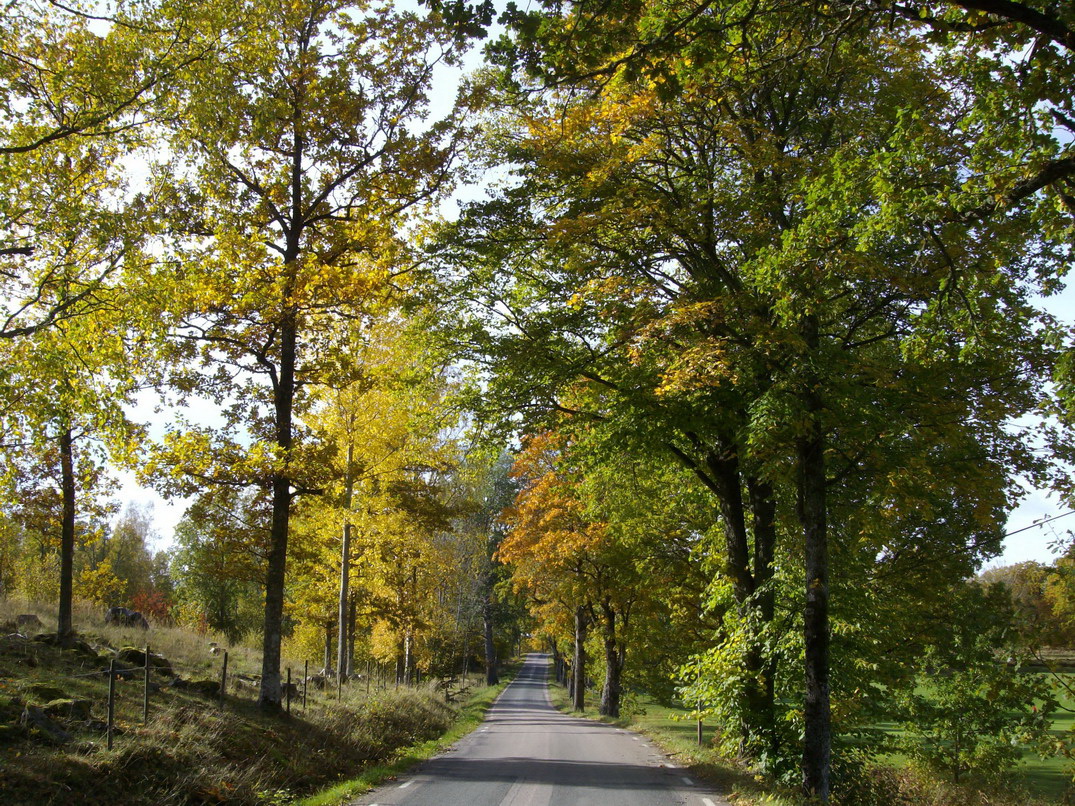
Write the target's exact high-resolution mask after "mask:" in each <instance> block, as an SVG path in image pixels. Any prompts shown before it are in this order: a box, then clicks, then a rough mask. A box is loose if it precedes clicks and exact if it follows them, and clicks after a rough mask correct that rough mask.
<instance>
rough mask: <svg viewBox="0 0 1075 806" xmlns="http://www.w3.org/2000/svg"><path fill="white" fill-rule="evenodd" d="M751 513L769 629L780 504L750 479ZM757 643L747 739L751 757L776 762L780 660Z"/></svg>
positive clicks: (757, 588) (758, 593) (762, 613)
mask: <svg viewBox="0 0 1075 806" xmlns="http://www.w3.org/2000/svg"><path fill="white" fill-rule="evenodd" d="M747 492H748V495H749V497H750V510H751V514H752V515H753V525H754V529H753V531H754V598H753V606H754V607H755V608H756V609H757V615H758V618H759V620H760V622H761V625H762V626H763V628H764V627H768V626H769V625H770V624H772V623H773V618H774V616H775V612H776V609H775V604H776V599H775V593H774V591H773V585H772V579H773V556H774V554H775V551H776V500H775V497H774V494H773V488H772V485H771V484H769V483H768V482H762V481H759V480H757V479H754V478H748V479H747ZM752 638H753V639H754V640H753V643H752V645H751V647H750V650H749V652H748V653H747V658H746V665H747V668H748V670H749V671H750V673H751V675H752V678H751V681H752V683H753V684H752V685H750V686H749V687H748V688H747V707H748V709H749V710H750V712H751V713H752V714H753V715H754V718H753V720H752V724H751V728H752V733H753V735H751V736H748V737H745V738H746V739H747V743H748V755H750V756H756V754H757V753H758V752H760V751H762V750H767V751H768V755H769V757H770V758H776V757H777V754H778V753H779V750H780V746H779V745H780V734H779V732H778V731H777V729H776V686H775V682H774V681H775V679H776V658H775V656H774V654H773V653H771V652H769V653H766V651H765V649H764V644H765V640H764V639H763V638H762V637H761V636H757V635H755V636H752Z"/></svg>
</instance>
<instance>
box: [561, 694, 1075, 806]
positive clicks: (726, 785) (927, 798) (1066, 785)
mask: <svg viewBox="0 0 1075 806" xmlns="http://www.w3.org/2000/svg"><path fill="white" fill-rule="evenodd" d="M549 693H550V697H551V699H552V701H553V704H554V705H555V706H556V707H557V708H558V709H560V710H561V711H564V712H570V711H571V703H570V698H569V696H568V693H567V690H566V689H565V688H564V687H563V686H561V685H558V684H556V683H550V686H549ZM588 694H589V692H588ZM1061 704H1062V705H1064V706H1065V707H1067V708H1072V709H1075V698H1072V697H1070V696H1065V697H1063V698H1061ZM637 706H638V712H637V713H632V714H628V715H625V716H624V717H622V718H620V719H615V720H614V719H608V718H605V717H598V716H597V708H596V702H594V701H591V699H590V698H588V699H587V710H586V712H585V714H584V715H585V716H589V717H591V718H594V719H600V720H601V721H603V722H609V723H612V724H616V725H619V726H621V727H625V728H629V729H631V730H635V731H638V732H639V733H643V734H645V735H647V736H649V737H650V738H651V739H652V740H653V741H654V743H655V744H657V745H658V746H659V747H660V748H661V749H662V750H664V752H666V753H667V754H668V755H669V756H671V757H672V758H674V759H675V761H676V762H677V763H679V764H681V765H683V766H685V767H688V768H689V769H690V770H691V772H692V774H694V775H697V776H698V777H699V778H701V779H703V780H706V781H708V782H709V783H711V784H712V785H714V786H715V787H717V788H718V789H720V790H721V791H723V792H725V793H727V795H728V796H729V799H730V800H732V802H733V803H735V804H736V806H752V805H754V804H757V805H758V806H761V805H762V804H765V806H794V804H797V803H799V799H798V797H797V795H796V793H794V792H791V791H788V790H782V789H781V788H779V787H777V786H775V785H774V784H773V783H772V782H770V781H767V780H765V779H764V778H762V777H760V776H755V775H752V774H751V773H750V772H748V771H746V770H744V769H743V768H741V767H738V766H736V765H735V764H734V763H732V762H729V761H728V760H727V759H725V758H723V757H722V756H721V755H720V754H719V753H717V752H716V751H715V750H714V749H713V748H712V747H711V746H710V745H709V743H710V742H711V740H712V738H713V729H714V726H713V725H704V726H703V737H704V742H705V744H704V745H703V746H701V747H700V746H699V745H698V739H697V723H696V722H695V721H693V720H691V719H689V718H688V716H689V713H690V711H689V710H688V709H686V708H681V707H673V706H667V705H663V704H661V703H658V702H656V701H655V700H653V699H652V698H651V697H648V696H646V695H641V696H639V698H638V700H637ZM878 727H881V728H883V729H885V730H886V731H889V732H891V733H894V734H899V733H900V730H899V727H898V726H897V725H896V724H895V723H880V724H879V725H878ZM1073 729H1075V713H1071V712H1067V711H1060V712H1058V715H1057V716H1056V718H1055V719H1054V722H1053V733H1054V735H1056V736H1058V737H1059V736H1060V735H1062V734H1064V733H1067V732H1069V731H1071V730H1073ZM884 763H885V764H887V765H890V766H891V767H892V768H893V771H892V772H893V779H894V780H897V781H899V782H900V786H901V791H902V792H903V794H904V800H903V801H902V802H904V803H927V802H928V803H929V804H964V803H982V804H986V803H988V804H1005V805H1007V804H1020V806H1031V805H1032V804H1059V803H1068V802H1071V801H1070V800H1064V799H1065V798H1070V797H1071V776H1072V767H1071V762H1070V761H1069V760H1068V759H1066V758H1063V757H1056V756H1054V757H1050V758H1046V759H1043V758H1041V757H1040V756H1039V755H1038V754H1037V753H1036V752H1034V751H1033V750H1030V749H1027V750H1025V751H1024V753H1023V760H1022V762H1021V764H1020V765H1019V766H1018V767H1017V768H1016V770H1015V774H1014V781H1013V783H1014V786H1013V787H1012V790H1011V791H1010V792H997V791H991V792H989V793H988V794H987V795H982V796H979V795H980V793H976V792H974V789H973V785H972V786H970V787H956V786H954V785H951V784H949V783H947V782H944V781H926V782H923V781H922V780H919V779H917V778H916V776H918V775H919V773H914V772H911V771H910V770H908V769H907V767H908V765H907V759H906V758H905V757H902V756H899V755H890V756H887V757H886V758H885V759H884ZM1021 790H1025V793H1022V792H1021ZM916 796H921V798H922V799H921V800H917V799H916Z"/></svg>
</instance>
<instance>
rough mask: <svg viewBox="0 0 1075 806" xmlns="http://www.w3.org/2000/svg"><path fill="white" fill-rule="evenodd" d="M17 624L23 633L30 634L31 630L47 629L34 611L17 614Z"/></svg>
mask: <svg viewBox="0 0 1075 806" xmlns="http://www.w3.org/2000/svg"><path fill="white" fill-rule="evenodd" d="M15 625H16V627H17V628H18V631H19V632H21V633H22V634H23V635H29V634H30V633H31V632H40V631H42V630H44V629H45V625H44V624H42V623H41V619H39V618H38V617H37V616H35V615H34V614H33V613H23V614H22V615H20V616H15Z"/></svg>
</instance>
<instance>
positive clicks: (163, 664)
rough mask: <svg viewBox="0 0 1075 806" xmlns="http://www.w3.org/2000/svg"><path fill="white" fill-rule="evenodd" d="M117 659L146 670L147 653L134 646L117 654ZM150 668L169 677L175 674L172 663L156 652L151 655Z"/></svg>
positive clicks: (127, 647) (124, 648)
mask: <svg viewBox="0 0 1075 806" xmlns="http://www.w3.org/2000/svg"><path fill="white" fill-rule="evenodd" d="M116 659H117V660H121V661H123V662H124V663H129V664H131V665H132V666H134V667H136V668H141V669H144V668H145V666H146V653H145V651H144V650H141V649H138V648H137V647H133V646H125V647H123V648H122V649H120V650H119V651H118V652H116ZM149 666H150V668H151V669H153V671H155V672H157V673H158V674H163V675H168V676H169V677H171V676H172V675H173V674H174V672H173V671H172V664H171V662H170V661H169V660H168V659H167V658H165V657H164V656H163V655H157V654H156V653H154V652H150V653H149Z"/></svg>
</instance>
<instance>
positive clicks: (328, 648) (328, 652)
mask: <svg viewBox="0 0 1075 806" xmlns="http://www.w3.org/2000/svg"><path fill="white" fill-rule="evenodd" d="M331 668H332V622H331V621H326V622H325V667H324V674H328V672H329V669H331Z"/></svg>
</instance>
